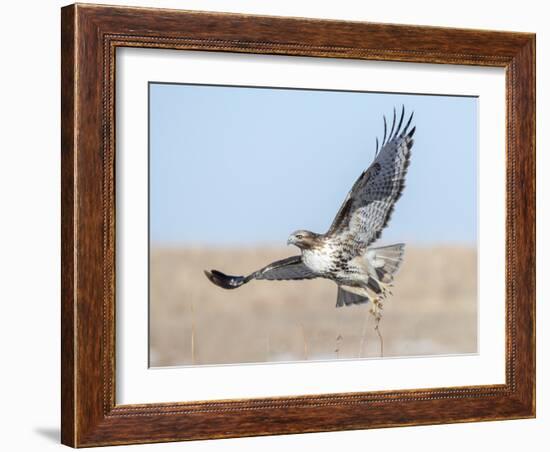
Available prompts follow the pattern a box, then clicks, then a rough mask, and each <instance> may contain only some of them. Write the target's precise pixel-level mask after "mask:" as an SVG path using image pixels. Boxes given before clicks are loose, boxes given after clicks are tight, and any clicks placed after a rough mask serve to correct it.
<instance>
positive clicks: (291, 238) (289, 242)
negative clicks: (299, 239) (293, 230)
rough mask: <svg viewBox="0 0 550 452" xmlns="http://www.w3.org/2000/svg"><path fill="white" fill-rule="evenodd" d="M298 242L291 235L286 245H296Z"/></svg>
mask: <svg viewBox="0 0 550 452" xmlns="http://www.w3.org/2000/svg"><path fill="white" fill-rule="evenodd" d="M295 242H296V239H295V238H294V236H293V235H291V236H290V237H289V238H288V240H287V241H286V244H287V245H294V243H295Z"/></svg>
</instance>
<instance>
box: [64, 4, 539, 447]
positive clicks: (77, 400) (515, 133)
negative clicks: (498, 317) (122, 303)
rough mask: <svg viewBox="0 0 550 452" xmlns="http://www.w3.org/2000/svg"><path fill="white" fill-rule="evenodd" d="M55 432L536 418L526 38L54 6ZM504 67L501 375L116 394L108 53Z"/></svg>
mask: <svg viewBox="0 0 550 452" xmlns="http://www.w3.org/2000/svg"><path fill="white" fill-rule="evenodd" d="M61 35H62V63H61V64H62V144H61V147H62V149H61V154H62V195H61V199H62V312H61V315H62V328H61V333H62V345H61V352H62V365H61V385H62V423H61V426H62V433H61V437H62V442H63V443H64V444H67V445H70V446H74V447H82V446H96V445H108V444H127V443H146V442H158V441H178V440H191V439H202V438H226V437H234V436H248V435H270V434H282V433H298V432H317V431H331V430H348V429H362V428H375V427H389V426H401V425H420V424H440V423H448V422H467V421H482V420H496V419H512V418H514V419H518V418H529V417H534V416H535V35H534V34H528V33H508V32H494V31H481V30H462V29H449V28H437V27H418V26H407V25H387V24H374V23H359V22H339V21H328V20H313V19H298V18H281V17H263V16H247V15H237V14H218V13H205V12H189V11H176V10H161V9H145V8H126V7H109V6H94V5H80V4H76V5H71V6H67V7H64V8H63V9H62V25H61ZM124 46H131V47H150V48H169V49H186V50H203V51H204V50H209V51H219V52H243V53H263V54H279V55H301V56H315V57H329V58H353V59H368V60H388V61H400V62H422V63H441V64H465V65H478V66H499V67H504V68H505V69H506V105H507V107H506V108H507V121H506V122H507V143H506V196H507V200H506V256H507V258H506V383H505V384H503V385H492V386H471V387H452V388H437V389H420V390H417V389H415V390H400V391H385V392H361V393H347V394H336V395H334V394H332V395H317V396H301V397H279V398H267V399H247V400H224V401H214V402H200V403H185V402H183V403H178V402H174V403H163V404H148V405H123V406H121V405H116V404H115V384H114V379H115V365H116V363H115V353H114V352H115V349H114V348H115V342H114V338H115V321H114V319H115V298H114V297H115V295H114V294H115V250H114V242H115V228H114V225H115V203H114V199H115V173H114V158H115V143H114V140H115V135H114V128H115V123H114V120H115V116H114V94H113V92H114V86H115V83H114V82H115V80H114V78H115V71H114V68H115V64H116V59H115V49H116V48H117V47H124Z"/></svg>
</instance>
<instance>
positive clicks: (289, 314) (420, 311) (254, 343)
mask: <svg viewBox="0 0 550 452" xmlns="http://www.w3.org/2000/svg"><path fill="white" fill-rule="evenodd" d="M290 252H291V250H290V249H288V248H286V249H275V248H267V247H265V248H253V249H219V248H216V249H214V248H185V249H166V248H165V249H153V250H151V268H150V269H151V281H150V284H151V298H150V358H151V359H150V364H151V366H173V365H190V364H225V363H247V362H266V361H271V362H273V361H299V360H317V359H336V358H343V359H350V358H358V357H363V358H365V357H377V356H379V355H380V342H379V339H378V336H377V334H376V331H375V330H374V321H373V319H372V318H371V316H370V315H369V312H368V306H365V305H362V306H351V307H347V308H338V309H336V308H335V303H336V286H335V285H334V283H332V282H330V281H326V280H313V281H288V282H287V281H284V282H268V281H254V282H252V283H250V284H248V285H246V286H243V287H241V288H239V289H237V290H233V291H228V290H224V289H220V288H218V287H216V286H214V285H212V284H211V283H210V282H209V281H208V280H207V279H206V277H205V276H204V275H203V273H202V271H203V269H211V268H216V269H219V270H222V271H226V272H229V273H232V274H244V273H248V272H250V271H252V270H255V269H257V268H259V267H261V266H263V265H265V264H266V263H269V262H271V261H273V260H275V259H280V258H282V257H286V256H288V255H289V253H290ZM476 261H477V260H476V251H475V249H471V248H459V247H434V248H412V247H408V248H407V249H406V254H405V261H404V264H403V267H402V269H401V271H400V273H399V274H398V276H397V279H396V281H395V286H394V290H393V292H394V295H393V297H391V298H390V299H388V300H387V301H386V302H385V306H384V312H383V314H384V315H383V318H382V321H381V324H380V331H381V333H382V335H383V339H384V357H396V356H415V355H436V354H459V353H475V352H476V350H477V306H476V303H477V295H476V294H477V276H476V275H477V264H476Z"/></svg>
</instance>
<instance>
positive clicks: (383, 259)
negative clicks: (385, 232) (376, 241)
mask: <svg viewBox="0 0 550 452" xmlns="http://www.w3.org/2000/svg"><path fill="white" fill-rule="evenodd" d="M404 252H405V244H404V243H397V244H395V245H389V246H381V247H379V248H369V249H368V250H367V253H366V257H367V260H368V262H369V264H370V267H371V268H372V269H374V273H375V274H374V275H372V276H375V277H376V279H377V280H378V281H377V282H380V283H382V284H383V285H391V283H392V282H393V279H394V277H395V275H396V274H397V271H398V270H399V267H400V266H401V262H402V261H403V254H404Z"/></svg>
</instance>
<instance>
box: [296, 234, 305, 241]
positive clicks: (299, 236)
mask: <svg viewBox="0 0 550 452" xmlns="http://www.w3.org/2000/svg"><path fill="white" fill-rule="evenodd" d="M296 238H297V239H298V240H302V239H303V238H304V236H303V235H302V234H297V235H296Z"/></svg>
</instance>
